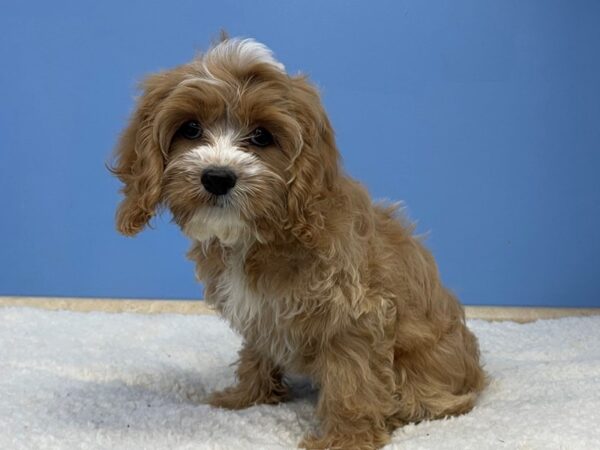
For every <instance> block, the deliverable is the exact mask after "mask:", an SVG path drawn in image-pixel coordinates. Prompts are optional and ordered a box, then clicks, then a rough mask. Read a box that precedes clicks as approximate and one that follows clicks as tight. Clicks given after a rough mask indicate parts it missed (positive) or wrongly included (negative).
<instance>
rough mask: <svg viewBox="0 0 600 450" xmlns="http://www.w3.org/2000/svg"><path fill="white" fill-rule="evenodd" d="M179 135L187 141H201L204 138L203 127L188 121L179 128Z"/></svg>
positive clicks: (193, 121)
mask: <svg viewBox="0 0 600 450" xmlns="http://www.w3.org/2000/svg"><path fill="white" fill-rule="evenodd" d="M178 133H179V134H180V135H181V136H183V137H184V138H186V139H190V140H191V139H199V138H201V137H202V127H201V126H200V124H199V123H198V122H196V121H195V120H188V121H187V122H185V123H184V124H183V125H181V127H179V131H178Z"/></svg>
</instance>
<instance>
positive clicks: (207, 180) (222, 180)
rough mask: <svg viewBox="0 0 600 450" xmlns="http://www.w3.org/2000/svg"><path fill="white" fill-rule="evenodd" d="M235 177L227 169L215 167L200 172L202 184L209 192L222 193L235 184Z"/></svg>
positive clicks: (225, 192)
mask: <svg viewBox="0 0 600 450" xmlns="http://www.w3.org/2000/svg"><path fill="white" fill-rule="evenodd" d="M236 180H237V177H236V176H235V173H233V172H232V171H231V170H229V169H225V168H221V167H215V168H211V169H206V170H205V171H204V172H202V177H201V178H200V181H202V186H204V189H206V190H207V191H208V192H210V193H211V194H215V195H224V194H227V192H229V190H230V189H231V188H232V187H234V186H235V182H236Z"/></svg>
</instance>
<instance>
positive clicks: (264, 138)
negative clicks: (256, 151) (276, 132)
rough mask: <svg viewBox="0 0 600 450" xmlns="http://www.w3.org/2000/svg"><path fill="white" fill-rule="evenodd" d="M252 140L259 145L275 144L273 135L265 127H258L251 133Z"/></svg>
mask: <svg viewBox="0 0 600 450" xmlns="http://www.w3.org/2000/svg"><path fill="white" fill-rule="evenodd" d="M250 142H251V143H252V144H253V145H256V146H257V147H266V146H268V145H271V144H273V135H272V134H271V133H269V132H268V131H267V130H266V129H265V128H262V127H258V128H257V129H256V130H254V131H253V132H252V134H251V135H250Z"/></svg>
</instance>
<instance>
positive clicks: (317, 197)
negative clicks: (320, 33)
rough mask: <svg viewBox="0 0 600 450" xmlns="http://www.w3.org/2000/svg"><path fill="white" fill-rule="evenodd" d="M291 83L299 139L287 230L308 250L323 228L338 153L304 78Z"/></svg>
mask: <svg viewBox="0 0 600 450" xmlns="http://www.w3.org/2000/svg"><path fill="white" fill-rule="evenodd" d="M291 82H292V99H293V101H294V104H295V109H296V111H295V113H296V117H297V118H298V121H299V126H300V128H301V130H302V132H301V134H302V138H301V140H299V143H300V147H299V148H298V149H296V154H295V155H294V157H293V159H292V163H291V165H290V168H289V169H290V173H291V178H290V179H289V181H288V197H287V208H288V219H287V227H288V228H289V229H290V230H291V232H292V234H293V235H294V236H295V237H296V238H297V239H299V240H300V241H301V242H303V243H304V244H305V245H306V246H307V247H309V248H312V247H315V246H317V245H318V242H317V241H318V240H319V239H318V238H319V237H320V236H321V235H322V231H323V228H324V226H325V219H324V217H325V213H326V211H325V209H326V208H327V205H328V202H326V201H325V200H327V199H328V195H327V194H328V192H331V190H332V189H333V185H334V183H335V180H336V178H337V176H338V164H339V153H338V151H337V148H336V145H335V139H334V133H333V129H332V127H331V124H330V122H329V119H328V118H327V114H326V113H325V111H324V109H323V106H322V105H321V101H320V98H319V93H318V91H317V90H316V89H315V88H314V87H313V86H312V85H311V84H310V83H309V82H308V81H307V80H306V78H305V77H295V78H292V79H291Z"/></svg>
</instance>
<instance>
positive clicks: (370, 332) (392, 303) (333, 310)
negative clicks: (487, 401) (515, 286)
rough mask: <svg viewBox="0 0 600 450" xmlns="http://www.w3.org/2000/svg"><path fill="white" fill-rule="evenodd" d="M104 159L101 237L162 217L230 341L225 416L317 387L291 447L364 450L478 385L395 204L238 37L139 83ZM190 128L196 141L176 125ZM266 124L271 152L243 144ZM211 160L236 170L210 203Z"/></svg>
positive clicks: (423, 255)
mask: <svg viewBox="0 0 600 450" xmlns="http://www.w3.org/2000/svg"><path fill="white" fill-rule="evenodd" d="M142 87H143V95H142V97H141V99H140V100H139V102H138V106H137V109H136V111H135V112H134V113H133V116H132V118H131V122H130V124H129V126H128V127H127V129H126V130H125V132H124V134H123V136H122V138H121V141H120V143H119V146H118V148H117V153H116V166H115V167H114V168H113V171H114V173H115V174H116V175H117V176H118V177H119V178H120V180H121V181H122V182H123V183H124V188H123V193H124V196H125V197H124V200H123V201H122V203H121V205H120V206H119V209H118V212H117V227H118V229H119V230H120V231H121V232H122V233H124V234H126V235H134V234H136V233H137V232H139V231H140V230H141V229H143V228H144V226H145V225H146V224H147V223H148V221H149V220H150V218H151V217H152V216H153V215H154V214H155V212H156V210H157V208H159V207H160V206H166V207H167V208H169V210H170V211H171V212H172V214H173V218H174V221H175V222H176V223H177V224H178V225H179V226H180V227H181V228H182V230H183V231H184V232H185V233H186V234H187V235H188V236H190V238H191V239H192V240H193V245H192V248H191V250H190V252H189V257H190V258H191V259H192V260H193V261H195V263H196V267H197V269H196V272H197V277H198V279H199V280H201V281H202V282H204V284H205V295H206V301H207V302H208V303H209V304H211V305H213V306H214V307H215V308H216V309H217V310H218V311H219V312H220V313H221V314H222V315H223V316H224V317H225V318H227V319H228V320H229V322H230V323H231V325H232V326H233V327H234V328H235V329H236V330H237V331H238V332H239V333H240V334H241V335H242V336H243V338H244V346H243V348H242V350H241V351H240V355H239V356H240V360H239V365H238V369H237V377H238V384H237V385H236V386H234V387H230V388H228V389H226V390H225V391H223V392H218V393H215V394H213V396H212V397H211V399H210V402H211V403H212V404H213V405H215V406H220V407H226V408H245V407H248V406H251V405H254V404H257V403H277V402H280V401H284V400H285V399H286V398H287V397H288V396H287V387H286V385H285V383H284V381H283V380H284V374H285V373H288V372H293V373H301V374H305V375H307V376H309V377H311V378H312V379H313V380H314V382H315V383H316V384H317V385H318V386H319V387H320V394H319V400H318V405H317V415H318V417H319V418H320V421H321V427H320V431H319V432H317V433H315V434H309V435H307V436H306V438H305V439H304V440H303V442H302V443H301V445H302V446H304V447H307V448H353V449H356V448H377V447H380V446H382V445H384V444H385V443H386V442H387V441H388V440H389V435H390V432H391V431H393V429H394V428H396V427H398V426H401V425H402V424H405V423H408V422H414V421H420V420H423V419H434V418H439V417H444V416H448V415H454V414H463V413H466V412H468V411H469V410H470V409H471V408H472V407H473V405H474V404H475V401H476V399H477V396H478V394H479V393H480V392H481V390H482V389H483V388H484V386H485V383H486V377H485V374H484V372H483V370H482V368H481V365H480V362H479V351H478V345H477V341H476V338H475V337H474V336H473V334H472V333H471V332H470V331H469V330H468V329H467V327H466V325H465V319H464V313H463V309H462V307H461V305H460V303H459V302H458V301H457V299H456V298H455V297H454V296H453V295H452V294H451V293H450V292H449V291H448V290H447V289H445V288H444V287H443V286H442V284H441V282H440V277H439V274H438V270H437V267H436V264H435V261H434V259H433V257H432V256H431V254H430V252H429V251H428V250H427V249H426V248H425V247H424V246H423V245H422V243H421V242H420V241H419V239H417V238H416V237H415V236H413V234H412V231H413V227H412V226H411V225H410V224H409V223H408V222H407V221H406V220H405V219H403V218H402V216H401V215H398V214H397V212H396V208H394V207H392V206H386V205H377V204H373V203H372V201H371V200H370V198H369V196H368V194H367V192H366V190H365V189H364V188H363V187H362V186H361V185H360V184H359V183H357V182H355V181H353V180H352V179H350V178H349V177H348V176H347V175H346V174H344V173H343V171H342V170H341V168H340V163H339V154H338V150H337V148H336V144H335V139H334V133H333V130H332V128H331V125H330V123H329V120H328V118H327V115H326V113H325V111H324V109H323V107H322V105H321V101H320V98H319V94H318V92H317V90H316V89H315V88H314V87H313V86H312V85H311V84H310V83H309V82H308V80H307V79H306V78H305V77H303V76H290V75H288V74H286V73H285V71H284V70H283V66H282V65H281V64H280V63H278V62H277V61H275V60H274V58H273V57H272V54H271V52H270V51H269V50H268V49H267V48H266V47H264V46H262V45H261V44H258V43H256V42H254V41H251V40H239V39H224V40H223V41H222V42H220V43H218V44H216V45H215V46H214V47H213V48H211V49H210V50H209V51H208V52H207V53H206V54H204V55H200V56H198V57H197V58H196V59H194V60H193V61H192V62H191V63H189V64H186V65H183V66H180V67H178V68H176V69H173V70H169V71H165V72H163V73H161V74H158V75H153V76H151V77H150V78H148V79H147V80H146V82H145V83H144V84H143V85H142ZM190 119H194V120H198V121H199V122H200V123H201V124H202V125H203V127H204V128H205V136H204V137H203V138H202V141H201V142H191V141H188V140H185V139H182V138H181V137H180V136H179V135H178V134H177V129H178V127H179V126H180V125H181V124H182V123H183V122H184V121H185V120H190ZM256 126H263V127H266V128H267V129H269V130H270V131H271V133H272V134H273V136H274V137H275V140H276V142H275V145H272V146H269V147H268V148H254V147H252V146H251V145H248V142H247V141H246V140H244V136H246V135H247V134H248V133H249V132H250V131H251V130H252V129H253V128H255V127H256ZM211 164H220V165H223V164H224V165H227V167H230V168H232V169H233V170H235V171H236V173H237V175H238V179H239V181H238V183H237V184H236V187H235V188H234V189H233V190H232V192H231V193H230V194H228V195H227V196H226V198H224V199H223V198H216V197H215V196H212V195H211V194H210V193H208V192H206V191H204V190H203V189H202V186H201V184H200V182H199V178H200V174H201V172H202V170H204V169H205V168H206V167H208V166H210V165H211Z"/></svg>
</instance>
